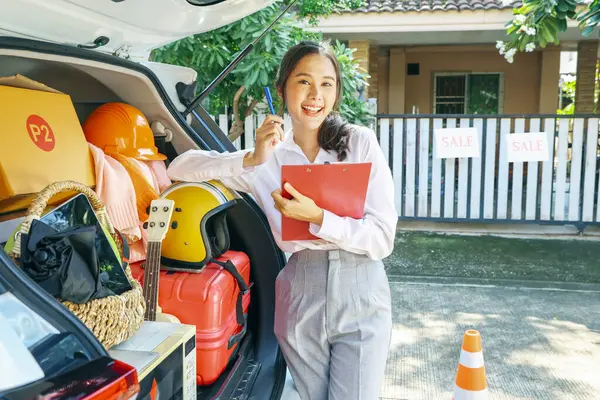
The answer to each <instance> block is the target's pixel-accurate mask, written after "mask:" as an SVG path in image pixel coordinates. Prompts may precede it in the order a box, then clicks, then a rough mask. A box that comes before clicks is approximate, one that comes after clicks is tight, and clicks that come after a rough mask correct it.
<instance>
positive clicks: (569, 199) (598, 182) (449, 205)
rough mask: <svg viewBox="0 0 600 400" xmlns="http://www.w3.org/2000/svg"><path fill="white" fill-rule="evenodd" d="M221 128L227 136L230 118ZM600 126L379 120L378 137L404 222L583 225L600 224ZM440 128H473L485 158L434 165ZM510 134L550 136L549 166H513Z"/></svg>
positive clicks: (523, 120)
mask: <svg viewBox="0 0 600 400" xmlns="http://www.w3.org/2000/svg"><path fill="white" fill-rule="evenodd" d="M264 118H265V116H264V115H258V116H251V117H248V118H247V119H246V121H245V132H244V135H243V137H242V138H241V139H238V140H237V141H236V142H235V143H234V144H235V146H236V148H238V149H242V148H250V147H252V146H253V145H254V130H255V127H256V126H260V125H261V124H262V122H263V121H264ZM218 122H219V125H220V126H221V128H222V129H224V131H225V132H227V127H228V126H229V125H228V124H227V122H228V121H227V117H226V116H224V115H222V116H219V118H218ZM289 122H290V120H289V117H287V116H286V124H287V126H290V125H289ZM598 122H599V119H598V118H596V117H593V116H592V117H588V116H582V117H579V116H577V117H573V116H527V117H520V116H519V117H511V116H497V117H480V116H456V117H454V116H453V117H445V116H441V115H431V116H421V115H418V116H416V115H399V116H390V117H385V116H384V117H379V118H378V119H377V126H376V131H377V135H378V139H379V143H380V145H381V148H382V150H383V152H384V155H385V157H386V159H387V160H388V162H389V165H390V168H391V170H392V174H393V176H394V182H395V188H396V207H397V210H398V213H399V215H400V217H401V218H406V219H432V220H451V221H458V220H464V221H490V220H502V221H523V222H538V223H576V224H579V225H582V224H593V223H600V199H599V195H600V193H599V190H598V187H599V186H600V177H599V174H598V171H599V169H600V168H599V167H600V161H599V160H600V156H599V154H600V152H599V145H598V127H599V125H598ZM441 127H446V128H452V127H463V128H465V127H474V128H476V129H477V131H478V134H479V146H480V154H481V157H479V158H470V159H469V158H457V159H444V160H441V159H436V158H434V157H433V154H432V153H433V129H435V128H441ZM513 132H516V133H524V132H546V134H547V135H548V143H551V144H553V145H550V158H549V161H545V162H527V163H522V162H517V163H509V162H508V158H507V149H506V142H505V140H504V139H503V137H502V136H503V135H508V134H510V133H513ZM421 171H423V173H421Z"/></svg>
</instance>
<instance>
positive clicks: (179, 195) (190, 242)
mask: <svg viewBox="0 0 600 400" xmlns="http://www.w3.org/2000/svg"><path fill="white" fill-rule="evenodd" d="M160 197H161V198H166V199H170V200H173V201H174V202H175V206H174V210H175V212H173V217H172V220H171V229H169V231H168V232H167V234H166V236H165V239H164V240H163V243H162V251H161V259H162V264H163V266H164V268H165V269H170V270H178V271H182V270H183V271H190V270H198V269H201V268H202V267H203V266H204V265H206V264H207V263H208V262H209V261H210V260H211V259H212V258H215V257H219V256H220V255H221V254H223V253H224V252H225V251H227V250H229V231H228V229H227V221H226V215H227V213H226V211H227V210H228V209H229V208H230V207H233V206H234V205H235V202H236V200H235V197H234V196H233V193H232V192H231V191H230V190H229V189H227V188H226V187H225V186H223V184H221V183H220V182H217V181H209V182H180V183H175V184H173V185H171V186H170V187H168V188H167V189H165V191H164V192H163V193H162V194H161V195H160Z"/></svg>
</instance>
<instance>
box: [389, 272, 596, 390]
mask: <svg viewBox="0 0 600 400" xmlns="http://www.w3.org/2000/svg"><path fill="white" fill-rule="evenodd" d="M395 280H396V281H395V282H392V283H391V287H392V291H393V300H394V305H393V312H394V317H393V321H394V327H393V335H392V345H391V349H390V353H389V359H388V367H387V373H386V378H385V383H384V386H383V389H382V393H381V395H382V399H390V400H391V399H394V400H399V399H411V400H412V399H451V397H452V389H453V384H454V377H455V374H456V368H457V364H458V359H459V354H460V347H461V343H462V335H463V332H464V331H465V330H467V329H477V330H479V331H480V332H481V335H482V341H483V355H484V360H485V367H486V371H487V378H488V386H489V392H490V399H497V400H509V399H510V400H512V399H544V400H550V399H561V400H566V399H582V400H585V399H590V400H591V399H598V398H600V291H597V290H570V289H567V290H565V289H558V288H539V287H533V288H529V287H527V285H526V283H525V284H524V286H521V285H515V286H494V285H477V284H474V283H471V284H464V283H461V281H458V280H457V281H456V282H450V281H449V280H447V279H445V280H443V281H441V282H440V283H436V282H435V281H433V280H431V279H429V280H427V281H426V282H419V281H418V280H410V281H409V280H403V279H401V278H396V279H395Z"/></svg>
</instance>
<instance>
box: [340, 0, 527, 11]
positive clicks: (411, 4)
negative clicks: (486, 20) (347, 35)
mask: <svg viewBox="0 0 600 400" xmlns="http://www.w3.org/2000/svg"><path fill="white" fill-rule="evenodd" d="M366 3H367V5H366V6H365V7H362V8H359V9H357V10H354V11H345V12H363V13H365V12H405V11H478V10H502V9H508V8H513V7H520V6H521V2H520V1H513V2H512V4H509V5H503V3H504V2H503V1H502V0H366Z"/></svg>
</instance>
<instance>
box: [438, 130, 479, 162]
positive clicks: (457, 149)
mask: <svg viewBox="0 0 600 400" xmlns="http://www.w3.org/2000/svg"><path fill="white" fill-rule="evenodd" d="M433 135H434V140H435V146H434V149H433V154H434V156H435V158H462V157H479V139H478V135H477V129H476V128H440V129H434V131H433Z"/></svg>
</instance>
